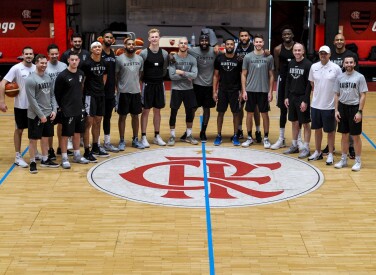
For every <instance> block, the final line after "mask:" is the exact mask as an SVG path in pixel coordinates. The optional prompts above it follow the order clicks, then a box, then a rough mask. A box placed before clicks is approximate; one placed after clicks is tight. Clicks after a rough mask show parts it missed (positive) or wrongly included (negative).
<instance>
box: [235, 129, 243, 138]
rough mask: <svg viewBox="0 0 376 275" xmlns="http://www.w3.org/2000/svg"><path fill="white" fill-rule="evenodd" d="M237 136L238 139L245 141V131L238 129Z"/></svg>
mask: <svg viewBox="0 0 376 275" xmlns="http://www.w3.org/2000/svg"><path fill="white" fill-rule="evenodd" d="M236 135H237V136H238V139H243V138H244V135H243V130H239V129H238V132H237V133H236Z"/></svg>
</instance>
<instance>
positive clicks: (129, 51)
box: [125, 48, 136, 54]
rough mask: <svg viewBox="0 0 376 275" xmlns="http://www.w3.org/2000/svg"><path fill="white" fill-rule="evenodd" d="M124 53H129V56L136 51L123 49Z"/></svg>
mask: <svg viewBox="0 0 376 275" xmlns="http://www.w3.org/2000/svg"><path fill="white" fill-rule="evenodd" d="M125 51H126V52H127V53H129V54H132V53H134V52H135V51H136V50H135V49H134V48H133V49H127V48H125Z"/></svg>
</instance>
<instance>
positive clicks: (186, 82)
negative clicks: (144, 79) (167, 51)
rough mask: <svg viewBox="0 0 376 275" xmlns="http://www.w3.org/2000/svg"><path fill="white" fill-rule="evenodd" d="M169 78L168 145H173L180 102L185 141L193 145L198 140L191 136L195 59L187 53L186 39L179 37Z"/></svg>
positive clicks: (194, 97) (194, 101) (194, 105)
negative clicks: (182, 109)
mask: <svg viewBox="0 0 376 275" xmlns="http://www.w3.org/2000/svg"><path fill="white" fill-rule="evenodd" d="M169 75H170V79H171V102H170V108H171V114H170V122H169V124H170V134H171V135H170V138H169V140H168V143H167V145H168V146H174V145H175V124H176V116H177V114H178V110H179V108H180V106H181V104H182V103H184V108H185V122H186V125H187V130H186V133H187V138H186V139H185V142H188V143H191V144H193V145H196V144H198V141H197V140H196V139H194V138H193V136H192V125H193V115H194V112H193V110H194V108H196V107H197V102H196V96H195V92H194V90H193V80H194V79H195V78H196V77H197V60H196V58H194V57H193V56H192V55H189V54H188V39H187V38H185V37H184V38H180V39H179V52H178V53H177V54H176V55H175V62H171V64H170V67H169Z"/></svg>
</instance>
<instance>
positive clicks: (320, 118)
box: [311, 107, 336, 133]
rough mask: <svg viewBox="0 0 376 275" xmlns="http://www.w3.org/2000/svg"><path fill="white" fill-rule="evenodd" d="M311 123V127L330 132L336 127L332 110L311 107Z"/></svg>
mask: <svg viewBox="0 0 376 275" xmlns="http://www.w3.org/2000/svg"><path fill="white" fill-rule="evenodd" d="M311 118H312V124H311V129H312V130H316V129H321V128H323V130H324V132H325V133H331V132H333V131H335V129H336V119H335V116H334V109H333V110H320V109H315V108H313V107H312V108H311Z"/></svg>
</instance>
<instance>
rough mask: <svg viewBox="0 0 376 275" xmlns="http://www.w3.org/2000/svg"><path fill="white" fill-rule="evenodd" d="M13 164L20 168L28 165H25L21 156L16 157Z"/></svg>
mask: <svg viewBox="0 0 376 275" xmlns="http://www.w3.org/2000/svg"><path fill="white" fill-rule="evenodd" d="M14 164H15V165H17V166H19V167H22V168H27V167H29V164H27V163H26V161H25V160H24V159H23V158H22V157H21V156H19V157H18V156H17V157H16V159H15V160H14Z"/></svg>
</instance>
